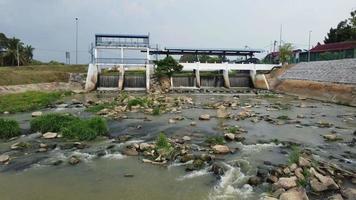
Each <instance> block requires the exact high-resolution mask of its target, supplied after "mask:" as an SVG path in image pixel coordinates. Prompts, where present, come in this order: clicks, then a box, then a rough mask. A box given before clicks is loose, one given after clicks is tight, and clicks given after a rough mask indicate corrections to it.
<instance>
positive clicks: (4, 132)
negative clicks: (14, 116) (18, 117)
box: [0, 119, 21, 139]
mask: <svg viewBox="0 0 356 200" xmlns="http://www.w3.org/2000/svg"><path fill="white" fill-rule="evenodd" d="M20 134H21V131H20V126H19V124H18V123H17V121H15V120H9V119H0V138H1V139H9V138H12V137H16V136H19V135H20Z"/></svg>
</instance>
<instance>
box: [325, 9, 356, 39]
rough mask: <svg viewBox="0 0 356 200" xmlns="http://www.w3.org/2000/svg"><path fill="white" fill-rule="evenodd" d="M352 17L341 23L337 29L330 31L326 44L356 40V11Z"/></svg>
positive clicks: (352, 13)
mask: <svg viewBox="0 0 356 200" xmlns="http://www.w3.org/2000/svg"><path fill="white" fill-rule="evenodd" d="M350 15H351V17H350V18H348V19H345V20H343V21H341V22H340V23H339V24H338V25H337V26H336V28H331V29H330V31H329V33H328V34H327V36H326V37H325V40H324V43H325V44H328V43H335V42H345V41H355V40H356V10H354V11H352V12H351V14H350Z"/></svg>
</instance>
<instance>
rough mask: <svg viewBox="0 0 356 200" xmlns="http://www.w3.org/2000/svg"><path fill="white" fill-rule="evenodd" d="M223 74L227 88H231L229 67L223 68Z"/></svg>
mask: <svg viewBox="0 0 356 200" xmlns="http://www.w3.org/2000/svg"><path fill="white" fill-rule="evenodd" d="M223 76H224V86H225V87H226V88H230V79H229V70H228V69H224V70H223Z"/></svg>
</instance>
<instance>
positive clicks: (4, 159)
mask: <svg viewBox="0 0 356 200" xmlns="http://www.w3.org/2000/svg"><path fill="white" fill-rule="evenodd" d="M9 160H10V156H8V155H0V163H6V162H8V161H9Z"/></svg>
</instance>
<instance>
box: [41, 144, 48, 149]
mask: <svg viewBox="0 0 356 200" xmlns="http://www.w3.org/2000/svg"><path fill="white" fill-rule="evenodd" d="M47 147H48V145H47V144H44V143H41V144H40V148H47Z"/></svg>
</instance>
